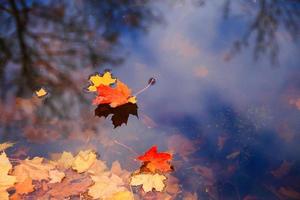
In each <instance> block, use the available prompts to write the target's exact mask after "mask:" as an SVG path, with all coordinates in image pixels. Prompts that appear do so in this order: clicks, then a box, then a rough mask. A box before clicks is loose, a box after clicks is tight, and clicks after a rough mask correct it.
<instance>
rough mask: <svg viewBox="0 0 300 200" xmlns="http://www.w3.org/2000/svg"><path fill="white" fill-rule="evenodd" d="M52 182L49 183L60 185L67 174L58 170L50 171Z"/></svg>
mask: <svg viewBox="0 0 300 200" xmlns="http://www.w3.org/2000/svg"><path fill="white" fill-rule="evenodd" d="M49 177H50V179H51V180H50V182H49V183H60V182H61V181H62V179H63V178H64V177H65V173H64V172H61V171H58V170H56V169H55V170H50V171H49Z"/></svg>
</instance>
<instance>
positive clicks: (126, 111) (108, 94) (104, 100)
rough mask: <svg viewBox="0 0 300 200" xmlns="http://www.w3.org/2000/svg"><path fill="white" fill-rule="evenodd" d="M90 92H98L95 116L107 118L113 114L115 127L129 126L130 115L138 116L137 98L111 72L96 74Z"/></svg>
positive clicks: (92, 79)
mask: <svg viewBox="0 0 300 200" xmlns="http://www.w3.org/2000/svg"><path fill="white" fill-rule="evenodd" d="M89 81H90V86H89V87H88V88H87V90H88V91H89V92H96V93H97V96H96V97H95V99H94V100H93V104H94V105H97V106H98V107H97V108H96V109H95V115H96V116H99V117H105V118H106V117H107V116H108V115H110V114H112V118H111V120H112V122H113V124H114V127H115V128H116V127H117V126H121V125H122V124H123V123H125V124H127V121H128V117H129V115H130V114H132V115H135V116H138V114H137V109H138V107H137V105H136V102H137V100H136V97H135V96H132V95H131V90H130V89H129V88H128V86H127V85H126V84H124V83H123V82H121V81H120V80H117V79H116V78H113V77H112V74H111V73H110V72H109V71H106V72H104V74H103V75H100V74H95V75H92V76H90V78H89Z"/></svg>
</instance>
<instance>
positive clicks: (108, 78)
mask: <svg viewBox="0 0 300 200" xmlns="http://www.w3.org/2000/svg"><path fill="white" fill-rule="evenodd" d="M89 80H90V83H91V85H90V86H89V87H88V88H87V90H88V91H89V92H96V91H97V87H99V86H100V85H106V86H109V85H111V84H113V83H115V82H116V79H115V78H112V75H111V73H110V72H109V71H107V72H105V73H104V74H103V75H100V74H95V75H92V76H90V78H89Z"/></svg>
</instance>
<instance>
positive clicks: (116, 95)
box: [93, 80, 136, 108]
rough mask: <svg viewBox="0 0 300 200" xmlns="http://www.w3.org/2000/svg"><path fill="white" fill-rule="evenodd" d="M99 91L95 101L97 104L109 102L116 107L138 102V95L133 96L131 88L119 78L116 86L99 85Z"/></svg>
mask: <svg viewBox="0 0 300 200" xmlns="http://www.w3.org/2000/svg"><path fill="white" fill-rule="evenodd" d="M97 92H98V96H97V97H96V98H95V99H94V101H93V104H95V105H99V104H109V105H110V106H111V107H112V108H115V107H117V106H120V105H124V104H126V103H133V104H135V103H136V97H134V96H131V90H130V89H129V88H128V87H127V85H125V84H124V83H122V82H121V81H119V80H117V82H116V86H115V87H110V86H106V85H99V86H98V87H97Z"/></svg>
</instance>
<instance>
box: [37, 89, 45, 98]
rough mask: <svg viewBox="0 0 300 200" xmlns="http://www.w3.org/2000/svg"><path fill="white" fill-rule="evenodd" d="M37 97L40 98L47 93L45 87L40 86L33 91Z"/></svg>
mask: <svg viewBox="0 0 300 200" xmlns="http://www.w3.org/2000/svg"><path fill="white" fill-rule="evenodd" d="M35 94H36V96H37V97H39V98H42V97H44V96H46V95H47V94H48V92H47V90H46V89H45V88H40V89H39V90H37V91H35Z"/></svg>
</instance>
